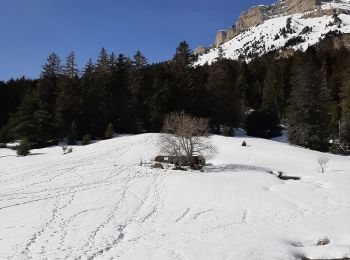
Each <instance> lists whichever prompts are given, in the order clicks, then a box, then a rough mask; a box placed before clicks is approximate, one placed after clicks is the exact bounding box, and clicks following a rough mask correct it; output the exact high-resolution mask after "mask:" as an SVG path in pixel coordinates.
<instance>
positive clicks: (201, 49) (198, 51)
mask: <svg viewBox="0 0 350 260" xmlns="http://www.w3.org/2000/svg"><path fill="white" fill-rule="evenodd" d="M207 51H208V48H206V47H203V46H199V47H197V48H196V49H195V50H194V51H193V54H194V55H198V56H201V55H203V54H206V53H207Z"/></svg>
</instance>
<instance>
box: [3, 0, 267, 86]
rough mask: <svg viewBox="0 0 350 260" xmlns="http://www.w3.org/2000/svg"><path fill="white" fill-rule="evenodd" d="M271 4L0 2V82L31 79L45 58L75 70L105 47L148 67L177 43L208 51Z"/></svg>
mask: <svg viewBox="0 0 350 260" xmlns="http://www.w3.org/2000/svg"><path fill="white" fill-rule="evenodd" d="M272 2H274V1H273V0H238V1H237V0H217V1H208V0H202V1H200V0H174V1H170V0H168V1H167V0H1V2H0V80H8V79H10V78H12V77H20V76H23V75H24V76H26V77H29V78H35V77H37V76H38V75H39V73H40V70H41V65H42V64H43V63H44V62H45V61H46V58H47V56H48V54H49V53H51V52H52V51H55V52H56V53H58V54H59V55H60V57H61V58H62V60H64V59H65V57H66V56H67V54H68V53H69V52H70V51H74V52H75V53H76V55H77V62H78V64H79V67H82V66H83V64H85V63H86V61H87V60H88V59H89V58H90V57H91V58H93V59H96V56H97V54H98V52H99V50H100V49H101V47H105V48H106V49H107V50H108V51H109V52H111V51H114V52H115V53H123V54H125V55H127V56H132V55H133V54H134V53H135V52H136V51H137V50H141V51H142V52H143V53H144V55H145V56H146V57H147V59H148V60H149V62H157V61H163V60H167V59H169V58H171V57H172V55H173V53H174V50H175V48H176V46H177V45H178V43H179V42H180V41H183V40H186V41H187V42H188V43H189V44H190V46H191V48H193V49H194V48H195V47H196V46H198V45H207V46H209V45H210V44H211V43H212V42H213V41H214V38H215V33H216V31H217V30H219V29H225V28H226V27H228V26H230V25H231V24H233V23H234V22H235V20H236V18H237V17H238V15H239V14H240V12H242V11H244V10H246V9H247V8H248V7H250V6H252V5H256V4H271V3H272Z"/></svg>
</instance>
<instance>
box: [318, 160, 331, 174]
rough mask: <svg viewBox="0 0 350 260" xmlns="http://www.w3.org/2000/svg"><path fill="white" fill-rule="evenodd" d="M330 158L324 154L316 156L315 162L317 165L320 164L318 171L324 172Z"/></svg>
mask: <svg viewBox="0 0 350 260" xmlns="http://www.w3.org/2000/svg"><path fill="white" fill-rule="evenodd" d="M329 161H330V159H329V158H328V157H326V156H322V157H320V158H318V160H317V162H318V165H319V166H320V168H319V169H320V172H321V173H325V172H326V170H327V168H328V163H329Z"/></svg>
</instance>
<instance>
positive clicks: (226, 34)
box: [212, 0, 344, 48]
mask: <svg viewBox="0 0 350 260" xmlns="http://www.w3.org/2000/svg"><path fill="white" fill-rule="evenodd" d="M342 2H344V1H343V0H279V1H277V2H276V3H274V4H272V5H271V6H264V5H260V6H254V7H252V8H250V9H248V10H247V11H245V12H243V13H241V15H240V16H239V18H238V20H237V21H236V24H235V25H234V26H232V27H230V28H229V29H227V30H221V31H219V32H218V33H217V35H216V39H215V42H214V44H213V46H212V47H214V48H216V47H218V46H220V45H221V44H224V43H226V42H228V41H230V40H232V39H233V38H234V37H235V36H237V35H238V34H240V33H242V32H244V31H246V30H249V29H250V28H252V27H254V26H256V25H258V24H260V23H262V22H264V21H266V20H268V19H271V18H274V17H278V16H286V15H292V14H297V13H306V15H309V16H317V15H324V14H332V13H333V11H332V10H329V9H327V10H323V9H322V6H323V5H326V4H329V3H342Z"/></svg>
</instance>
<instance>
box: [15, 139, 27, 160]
mask: <svg viewBox="0 0 350 260" xmlns="http://www.w3.org/2000/svg"><path fill="white" fill-rule="evenodd" d="M17 155H18V156H27V155H30V145H29V141H28V139H27V138H23V139H22V140H21V142H20V144H19V146H18V148H17Z"/></svg>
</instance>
